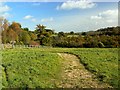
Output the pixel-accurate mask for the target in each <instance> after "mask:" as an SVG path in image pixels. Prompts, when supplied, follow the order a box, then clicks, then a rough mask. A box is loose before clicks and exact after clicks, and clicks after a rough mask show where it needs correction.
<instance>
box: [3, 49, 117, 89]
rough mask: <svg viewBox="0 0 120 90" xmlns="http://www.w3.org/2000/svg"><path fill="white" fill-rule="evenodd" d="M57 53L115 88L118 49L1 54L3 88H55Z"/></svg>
mask: <svg viewBox="0 0 120 90" xmlns="http://www.w3.org/2000/svg"><path fill="white" fill-rule="evenodd" d="M58 52H67V53H71V54H74V55H77V56H78V57H79V59H80V62H81V63H82V64H84V66H85V68H86V69H88V70H89V71H90V72H92V73H94V74H95V75H96V77H97V78H98V79H99V80H100V81H101V82H105V83H109V84H110V85H112V86H113V87H117V85H118V80H119V79H118V49H117V48H39V49H38V48H30V49H29V48H27V49H8V50H3V52H2V56H3V60H2V65H3V66H4V67H6V68H7V74H8V81H6V76H5V75H6V74H5V72H4V68H3V69H2V70H3V74H2V76H3V82H2V84H3V87H42V88H52V87H57V86H56V83H58V82H59V81H60V78H61V62H63V60H61V58H60V57H59V56H58V55H57V53H58Z"/></svg>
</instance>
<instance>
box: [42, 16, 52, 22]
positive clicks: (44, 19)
mask: <svg viewBox="0 0 120 90" xmlns="http://www.w3.org/2000/svg"><path fill="white" fill-rule="evenodd" d="M52 21H53V17H51V18H43V19H41V22H52Z"/></svg>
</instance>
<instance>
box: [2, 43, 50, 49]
mask: <svg viewBox="0 0 120 90" xmlns="http://www.w3.org/2000/svg"><path fill="white" fill-rule="evenodd" d="M45 47H48V48H51V46H42V45H12V44H1V47H0V48H1V49H9V48H45Z"/></svg>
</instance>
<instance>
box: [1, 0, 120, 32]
mask: <svg viewBox="0 0 120 90" xmlns="http://www.w3.org/2000/svg"><path fill="white" fill-rule="evenodd" d="M0 16H3V17H5V18H6V19H7V20H8V21H9V22H13V21H15V22H19V23H20V24H21V25H22V27H23V28H25V27H28V28H29V29H30V30H32V31H33V30H35V27H36V25H37V24H43V25H45V26H46V28H50V29H53V30H55V32H60V31H64V32H70V31H74V32H85V31H95V30H97V29H99V28H105V27H112V26H117V25H118V3H117V2H90V1H86V0H76V1H70V0H68V1H66V2H0Z"/></svg>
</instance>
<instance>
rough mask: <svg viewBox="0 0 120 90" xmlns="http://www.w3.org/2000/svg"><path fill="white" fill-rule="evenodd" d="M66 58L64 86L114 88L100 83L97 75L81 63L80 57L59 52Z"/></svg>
mask: <svg viewBox="0 0 120 90" xmlns="http://www.w3.org/2000/svg"><path fill="white" fill-rule="evenodd" d="M58 55H59V56H60V57H61V58H63V59H64V62H63V69H62V70H63V72H62V81H61V83H60V84H59V87H63V88H112V87H111V86H109V85H108V84H106V83H100V82H99V81H98V80H97V79H95V76H94V75H93V74H92V73H90V72H89V71H87V70H86V69H85V68H84V66H83V65H82V64H81V63H79V59H78V58H77V57H76V56H75V55H72V54H66V53H58Z"/></svg>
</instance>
